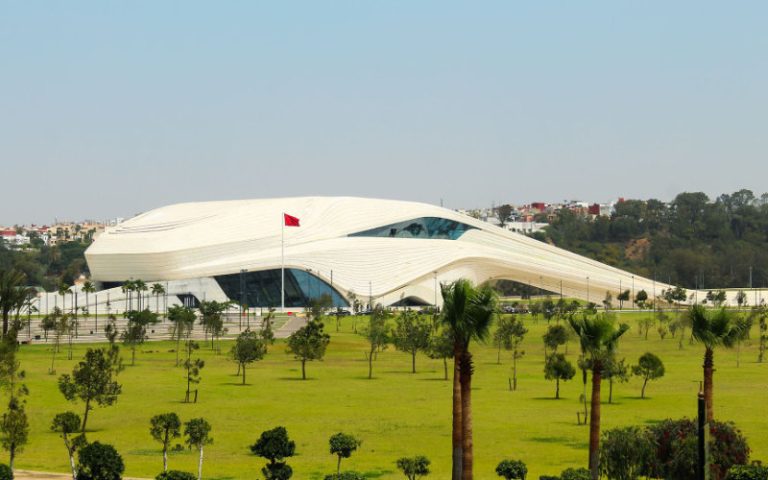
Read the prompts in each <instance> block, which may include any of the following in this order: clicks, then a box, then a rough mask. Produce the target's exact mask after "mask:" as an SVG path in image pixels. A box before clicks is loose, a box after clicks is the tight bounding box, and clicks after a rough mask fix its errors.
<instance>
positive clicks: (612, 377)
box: [603, 357, 630, 403]
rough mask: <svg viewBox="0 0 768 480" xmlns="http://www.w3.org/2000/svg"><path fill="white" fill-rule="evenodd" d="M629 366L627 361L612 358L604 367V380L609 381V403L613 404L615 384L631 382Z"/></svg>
mask: <svg viewBox="0 0 768 480" xmlns="http://www.w3.org/2000/svg"><path fill="white" fill-rule="evenodd" d="M629 373H630V372H629V365H627V362H626V359H624V358H622V359H621V360H617V359H616V357H611V358H609V359H608V360H606V362H605V364H604V365H603V378H607V379H608V403H613V384H614V383H617V382H618V383H626V382H628V381H629Z"/></svg>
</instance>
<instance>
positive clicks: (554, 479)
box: [539, 475, 560, 480]
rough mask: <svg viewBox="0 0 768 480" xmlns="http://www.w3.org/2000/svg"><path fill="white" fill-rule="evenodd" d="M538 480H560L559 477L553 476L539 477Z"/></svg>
mask: <svg viewBox="0 0 768 480" xmlns="http://www.w3.org/2000/svg"><path fill="white" fill-rule="evenodd" d="M539 480H560V477H556V476H554V475H540V476H539Z"/></svg>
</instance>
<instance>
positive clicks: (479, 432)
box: [5, 314, 768, 479]
mask: <svg viewBox="0 0 768 480" xmlns="http://www.w3.org/2000/svg"><path fill="white" fill-rule="evenodd" d="M637 315H638V314H624V315H622V316H621V317H620V319H621V321H626V322H627V323H629V324H630V326H631V327H632V330H631V331H630V332H628V333H627V334H626V335H625V338H624V339H623V340H622V341H621V343H620V352H619V356H620V357H626V358H627V360H628V361H629V362H630V363H635V362H636V360H637V358H638V357H639V356H640V355H641V354H642V353H644V352H646V351H652V352H654V353H656V354H658V355H659V356H660V357H661V358H662V360H663V361H664V363H665V365H666V369H667V374H666V376H665V377H664V378H662V379H661V380H658V381H656V382H653V383H651V384H650V385H649V387H648V391H647V394H648V396H649V397H650V398H648V399H645V400H641V399H640V398H639V394H640V381H639V379H633V380H631V381H630V382H629V383H627V384H619V385H617V386H616V387H615V391H614V404H613V405H607V404H605V405H604V406H603V427H604V428H610V427H613V426H620V425H628V424H646V423H650V422H654V421H657V420H661V419H664V418H669V417H671V418H679V417H683V416H688V417H692V416H694V415H695V408H696V392H697V390H698V384H699V383H698V382H699V380H700V378H701V367H700V366H701V363H702V356H703V348H702V347H701V346H699V345H689V344H688V342H687V341H686V342H685V346H684V349H683V350H679V349H678V346H677V340H675V339H671V337H669V336H668V337H667V339H666V340H663V341H662V340H660V339H659V337H658V335H655V334H654V332H652V333H651V336H650V338H649V340H647V341H646V340H643V339H642V338H641V337H639V335H638V333H637V326H636V318H637ZM527 322H528V326H529V330H530V331H529V333H528V335H527V337H526V340H525V342H524V344H523V345H524V347H523V348H524V349H525V352H526V354H525V357H524V358H523V359H522V361H520V363H519V389H518V391H517V392H510V391H509V389H508V378H509V376H510V364H511V362H510V360H509V357H510V355H509V354H506V355H504V356H503V357H502V364H501V365H497V364H496V350H495V349H494V348H493V347H492V346H490V345H485V346H481V345H474V346H473V351H474V353H475V360H476V373H475V376H474V392H473V411H474V438H475V459H476V460H475V475H476V477H477V478H479V479H486V478H488V479H490V478H496V477H495V474H494V473H493V469H494V468H495V465H496V464H497V463H498V462H499V461H500V460H501V459H503V458H516V459H522V460H523V461H525V462H526V464H527V465H528V469H529V477H530V478H538V476H539V475H541V474H557V473H559V472H560V471H561V470H562V469H564V468H566V467H569V466H582V465H584V464H585V463H586V460H587V450H586V449H587V434H588V427H586V426H583V425H582V426H579V425H577V424H576V412H577V411H578V410H579V405H580V404H579V402H578V400H579V394H580V393H581V388H582V386H581V380H580V375H579V374H577V376H576V377H575V378H574V380H572V381H570V382H567V383H565V384H564V385H562V387H561V395H562V396H563V397H564V398H562V399H561V400H557V401H556V400H553V396H554V390H555V385H554V382H549V381H546V380H545V379H544V375H543V371H542V369H543V346H542V341H541V335H542V334H543V333H544V330H545V328H546V322H544V321H542V320H540V321H539V322H538V324H533V323H532V322H531V321H530V320H527ZM330 323H332V322H329V325H328V327H327V328H328V330H329V331H330V333H332V335H333V337H332V340H331V344H330V346H329V350H328V354H327V356H326V358H325V360H324V361H323V362H314V363H311V364H309V365H308V375H309V377H310V378H309V379H308V380H307V381H302V380H300V370H299V364H298V362H295V361H293V359H292V357H290V356H288V355H286V354H285V351H284V344H283V343H282V342H279V343H278V344H276V345H275V346H274V347H272V349H271V350H270V353H269V354H268V355H267V357H266V358H265V359H264V360H263V361H261V362H258V363H256V364H254V365H253V366H252V367H251V368H250V369H249V371H248V384H247V385H245V386H241V385H240V384H239V382H240V379H239V378H237V377H235V376H234V373H235V371H236V365H235V364H234V363H233V362H231V361H229V360H228V358H227V356H226V355H224V354H222V355H215V354H213V353H212V352H211V351H210V350H206V349H205V348H203V349H201V350H200V352H201V353H200V355H201V356H202V357H203V358H204V359H205V361H206V367H205V368H204V370H203V372H202V375H203V381H202V383H201V385H200V390H201V392H200V400H199V403H197V404H184V403H182V402H181V400H182V398H183V395H184V390H185V384H184V373H183V370H182V369H181V368H177V367H174V358H175V354H174V353H172V352H171V351H172V349H173V348H174V346H175V345H174V344H172V343H169V342H163V343H148V344H145V345H144V347H143V349H142V350H143V351H142V352H141V353H139V354H138V357H137V365H136V366H135V367H130V366H129V367H127V368H126V370H125V371H124V372H123V373H121V374H120V377H119V379H120V382H121V383H122V385H123V394H122V395H121V396H120V398H119V400H118V402H117V404H116V405H115V406H112V407H108V408H97V409H96V410H94V411H93V412H92V413H91V417H90V418H89V423H88V425H89V430H90V432H89V434H88V437H89V439H90V440H100V441H104V442H108V443H111V444H113V445H115V447H116V448H117V449H118V451H119V452H120V453H121V454H122V455H123V457H124V459H125V463H126V474H127V475H130V476H137V477H150V478H154V476H155V475H156V474H157V473H158V472H159V471H160V470H161V468H162V459H161V455H160V449H159V444H157V443H155V442H154V441H153V440H152V439H151V437H150V436H149V419H150V417H151V416H153V415H155V414H158V413H163V412H170V411H175V412H177V413H178V414H179V415H180V416H181V417H182V421H185V420H189V419H190V418H193V417H197V416H203V417H205V418H206V419H208V421H209V422H210V423H211V424H212V426H213V437H214V443H213V444H212V445H210V446H209V447H208V448H207V449H206V457H205V465H204V469H203V470H204V472H203V475H204V477H205V478H211V479H214V478H215V479H230V478H232V479H253V478H261V476H260V473H259V469H260V468H261V466H262V464H263V463H264V462H263V460H262V459H260V458H257V457H255V456H253V455H251V454H250V450H249V448H248V447H249V445H251V444H252V443H254V442H255V440H256V439H257V438H258V436H259V434H260V433H261V432H262V431H263V430H266V429H269V428H272V427H275V426H278V425H284V426H285V427H286V428H287V429H288V432H289V434H290V436H291V437H292V438H293V439H294V440H295V441H296V445H297V456H296V457H294V458H292V459H291V460H290V464H291V465H292V466H293V469H294V478H297V479H318V478H322V476H323V475H324V474H326V473H331V472H333V471H334V469H335V459H334V457H332V456H331V455H330V454H329V453H328V437H329V436H330V435H331V434H333V433H336V432H338V431H345V432H348V433H352V434H354V435H356V436H358V437H359V438H361V439H362V440H363V445H362V447H361V449H360V450H359V451H358V452H356V453H355V454H354V455H353V456H352V458H351V459H347V460H344V462H343V463H342V468H343V469H354V470H358V471H361V472H365V473H368V474H369V476H370V478H381V479H395V478H402V477H401V476H400V474H399V473H398V472H397V471H396V469H395V463H394V462H395V460H396V459H397V458H399V457H402V456H406V455H415V454H422V455H426V456H428V457H429V458H430V459H431V460H432V471H433V474H432V475H431V477H430V478H436V479H444V478H449V476H450V452H451V382H450V381H444V380H443V364H442V362H441V361H439V360H430V359H428V358H427V357H425V356H423V355H420V356H419V358H418V360H417V368H418V373H416V374H411V373H410V357H409V356H408V355H407V354H404V353H402V352H398V351H395V350H394V349H391V348H390V349H388V350H387V351H385V352H383V353H382V354H380V355H379V357H378V361H376V362H375V366H374V375H375V378H374V379H373V380H368V379H367V378H366V376H367V363H366V360H365V358H364V355H363V351H364V349H365V345H364V339H363V338H362V337H360V336H358V335H355V334H353V333H351V323H352V319H345V320H344V323H343V325H342V332H341V333H335V332H334V330H335V328H334V327H333V326H332V325H331V324H330ZM363 323H364V320H360V321H359V324H360V325H362V324H363ZM753 337H755V335H754V331H753ZM229 345H230V344H229V343H224V344H223V348H224V349H226V350H228V349H229ZM86 347H87V346H76V351H75V358H76V359H78V358H80V357H82V354H83V353H84V351H85V348H86ZM577 350H578V346H577V344H576V342H575V341H571V343H570V344H569V345H568V354H569V358H570V359H571V360H572V361H573V362H574V364H575V360H576V357H577ZM50 354H51V350H50V347H48V346H45V345H35V346H29V347H23V348H22V351H21V355H20V359H21V362H22V367H23V368H24V369H25V370H26V372H27V380H26V383H27V385H28V387H29V389H30V392H31V395H30V397H29V399H28V407H27V410H28V414H29V418H30V423H31V432H30V442H29V444H28V445H27V446H26V448H25V450H24V451H23V452H22V453H21V454H20V455H19V457H18V459H17V467H18V468H24V469H33V470H50V471H61V472H66V471H67V468H68V465H67V457H66V451H65V449H64V446H63V443H62V441H61V440H60V438H59V437H58V436H57V434H55V433H53V432H51V431H50V430H49V426H50V423H51V419H52V417H53V416H54V415H55V414H56V413H58V412H62V411H65V410H69V409H71V410H74V411H76V412H77V413H79V414H81V415H82V407H83V406H82V404H80V403H78V404H72V403H68V402H67V401H65V400H64V398H63V397H62V395H61V394H60V393H59V391H58V389H57V383H56V380H57V376H52V375H48V372H47V370H48V366H49V364H50ZM123 355H124V357H127V358H129V357H130V355H129V353H128V352H127V351H124V352H123ZM756 357H757V342H756V341H752V342H751V344H747V345H745V346H744V347H743V348H742V350H741V359H742V361H741V367H740V368H736V353H735V351H727V350H718V351H717V352H716V354H715V364H716V368H717V371H716V374H715V414H716V416H717V417H718V418H720V419H723V420H726V419H727V420H733V421H734V422H736V424H737V425H738V427H740V428H741V430H742V431H743V433H744V434H745V435H746V436H747V438H748V440H749V443H750V446H751V447H752V450H753V453H752V458H755V459H762V460H768V435H766V433H765V432H766V431H768V416H767V415H765V411H764V410H763V408H765V401H766V399H768V389H767V388H766V387H768V364H757V363H756V362H755V361H756ZM63 358H66V352H65V351H62V353H61V354H59V360H58V366H57V370H58V373H59V374H61V373H65V372H69V371H71V368H72V365H73V364H74V361H66V360H62V359H63ZM604 385H605V389H604V394H603V398H604V399H605V400H606V401H607V384H604ZM179 443H182V440H181V439H179ZM196 460H197V457H196V453H195V452H190V451H187V450H185V451H184V452H181V453H174V454H172V455H171V457H170V467H171V468H173V469H180V470H187V471H196ZM5 461H7V460H5Z"/></svg>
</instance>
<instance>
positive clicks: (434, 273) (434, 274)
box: [432, 271, 437, 311]
mask: <svg viewBox="0 0 768 480" xmlns="http://www.w3.org/2000/svg"><path fill="white" fill-rule="evenodd" d="M432 274H433V276H434V279H435V304H434V307H435V311H437V271H434V272H432Z"/></svg>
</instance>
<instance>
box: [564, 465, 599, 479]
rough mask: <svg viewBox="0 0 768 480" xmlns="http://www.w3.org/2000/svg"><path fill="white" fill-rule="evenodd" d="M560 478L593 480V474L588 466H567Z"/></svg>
mask: <svg viewBox="0 0 768 480" xmlns="http://www.w3.org/2000/svg"><path fill="white" fill-rule="evenodd" d="M560 480H592V474H591V473H589V470H587V469H586V468H566V469H565V470H563V473H561V474H560Z"/></svg>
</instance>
